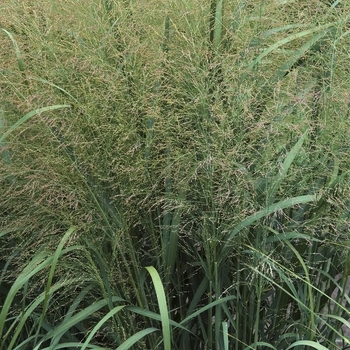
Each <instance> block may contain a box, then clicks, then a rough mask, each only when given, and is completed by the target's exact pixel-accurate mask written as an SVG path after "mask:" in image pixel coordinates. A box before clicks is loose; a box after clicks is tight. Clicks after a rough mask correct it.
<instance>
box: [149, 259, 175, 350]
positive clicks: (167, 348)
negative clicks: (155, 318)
mask: <svg viewBox="0 0 350 350" xmlns="http://www.w3.org/2000/svg"><path fill="white" fill-rule="evenodd" d="M146 270H147V271H148V272H149V274H150V275H151V278H152V281H153V285H154V288H155V290H156V294H157V300H158V306H159V312H160V316H161V322H162V330H163V341H164V350H171V329H170V323H169V312H168V306H167V303H166V298H165V293H164V288H163V285H162V281H161V280H160V277H159V274H158V272H157V270H156V269H155V268H154V267H152V266H148V267H146Z"/></svg>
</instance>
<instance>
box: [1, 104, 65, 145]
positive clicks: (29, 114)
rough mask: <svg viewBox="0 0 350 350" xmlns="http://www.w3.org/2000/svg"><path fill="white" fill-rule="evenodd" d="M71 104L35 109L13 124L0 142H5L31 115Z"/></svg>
mask: <svg viewBox="0 0 350 350" xmlns="http://www.w3.org/2000/svg"><path fill="white" fill-rule="evenodd" d="M69 107H70V105H54V106H47V107H42V108H39V109H35V110H34V111H31V112H29V113H27V114H26V115H24V116H23V117H22V118H21V119H19V120H18V121H17V122H16V123H15V124H13V125H12V126H11V127H10V128H9V129H8V130H7V131H6V132H5V133H4V134H3V135H2V136H1V137H0V142H3V141H4V140H5V139H6V138H7V136H8V135H10V134H11V132H12V131H14V130H16V129H17V128H18V127H19V126H20V125H22V124H23V123H24V122H26V121H27V120H28V119H30V118H31V117H33V116H35V115H37V114H40V113H43V112H47V111H53V110H55V109H61V108H69Z"/></svg>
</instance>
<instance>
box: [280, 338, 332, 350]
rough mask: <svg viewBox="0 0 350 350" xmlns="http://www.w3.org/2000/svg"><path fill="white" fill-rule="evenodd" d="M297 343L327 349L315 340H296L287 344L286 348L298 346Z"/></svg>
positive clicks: (322, 349) (319, 349) (320, 349)
mask: <svg viewBox="0 0 350 350" xmlns="http://www.w3.org/2000/svg"><path fill="white" fill-rule="evenodd" d="M299 345H306V346H311V347H312V348H314V349H318V350H328V348H326V347H324V346H323V345H321V344H320V343H317V342H315V341H311V340H298V341H296V342H295V343H293V344H292V345H290V346H288V348H287V349H286V350H289V349H292V348H294V347H296V346H299Z"/></svg>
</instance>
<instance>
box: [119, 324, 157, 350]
mask: <svg viewBox="0 0 350 350" xmlns="http://www.w3.org/2000/svg"><path fill="white" fill-rule="evenodd" d="M156 331H159V329H158V328H153V327H151V328H147V329H144V330H142V331H140V332H137V333H136V334H134V335H132V336H131V337H130V338H128V339H127V340H125V342H124V343H123V344H121V345H120V346H118V347H117V349H116V350H128V349H130V348H131V347H132V346H133V345H134V344H135V343H136V342H138V341H139V340H140V339H142V338H144V337H145V336H146V335H148V334H150V333H153V332H156Z"/></svg>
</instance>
